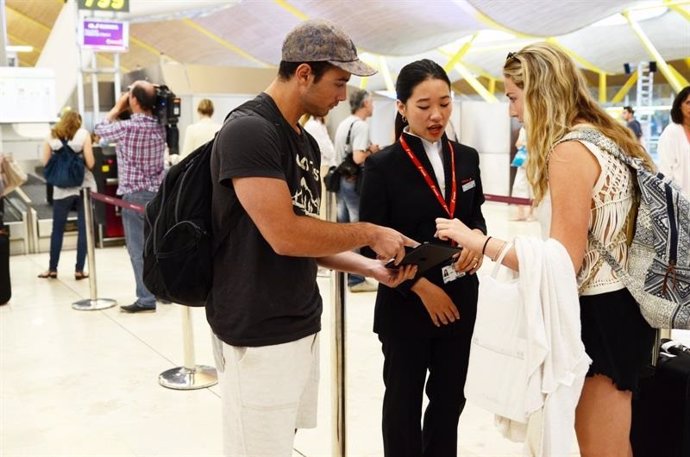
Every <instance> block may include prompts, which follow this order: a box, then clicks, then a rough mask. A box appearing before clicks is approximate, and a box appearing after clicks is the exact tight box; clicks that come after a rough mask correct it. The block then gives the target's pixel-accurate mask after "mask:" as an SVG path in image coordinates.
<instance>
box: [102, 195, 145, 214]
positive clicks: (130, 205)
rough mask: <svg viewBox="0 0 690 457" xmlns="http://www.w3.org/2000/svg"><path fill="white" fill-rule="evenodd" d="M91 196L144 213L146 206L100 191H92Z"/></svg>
mask: <svg viewBox="0 0 690 457" xmlns="http://www.w3.org/2000/svg"><path fill="white" fill-rule="evenodd" d="M91 198H93V199H94V200H98V201H99V202H103V203H108V204H110V205H113V206H119V207H121V208H127V209H131V210H132V211H136V212H137V213H143V212H144V210H145V209H146V208H144V207H143V206H141V205H137V204H134V203H131V202H128V201H125V200H122V199H120V198H115V197H111V196H110V195H105V194H99V193H98V192H91Z"/></svg>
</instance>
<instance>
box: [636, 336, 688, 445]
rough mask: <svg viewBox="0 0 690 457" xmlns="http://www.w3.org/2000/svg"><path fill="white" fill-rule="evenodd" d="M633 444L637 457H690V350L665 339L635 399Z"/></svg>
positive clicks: (641, 381) (641, 382) (642, 380)
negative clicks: (650, 372) (649, 373)
mask: <svg viewBox="0 0 690 457" xmlns="http://www.w3.org/2000/svg"><path fill="white" fill-rule="evenodd" d="M630 441H631V442H632V447H633V455H634V456H635V457H690V348H687V347H685V346H683V345H681V344H679V343H676V342H673V341H669V340H662V344H661V351H660V354H659V358H658V362H657V365H656V367H655V368H654V372H653V375H651V376H649V377H645V378H643V379H641V380H640V393H639V395H638V396H637V398H634V399H633V409H632V430H631V433H630Z"/></svg>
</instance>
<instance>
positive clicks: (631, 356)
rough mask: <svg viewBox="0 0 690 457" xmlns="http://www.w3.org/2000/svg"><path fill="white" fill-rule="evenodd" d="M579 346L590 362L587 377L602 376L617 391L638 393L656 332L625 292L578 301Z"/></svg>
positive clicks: (589, 297)
mask: <svg viewBox="0 0 690 457" xmlns="http://www.w3.org/2000/svg"><path fill="white" fill-rule="evenodd" d="M580 318H581V321H582V342H583V343H584V345H585V351H586V352H587V355H589V357H590V358H591V359H592V365H590V367H589V371H588V372H587V376H588V377H590V376H594V375H595V374H602V375H605V376H608V377H609V378H611V379H612V380H613V382H614V384H615V385H616V387H617V388H618V389H619V390H630V391H632V392H633V393H636V392H637V387H638V381H639V378H640V374H641V373H642V372H643V371H644V369H645V368H646V367H647V366H649V364H650V362H651V360H652V347H653V345H654V340H655V335H656V331H655V330H654V329H653V328H652V327H650V326H649V324H648V323H647V321H645V320H644V318H643V317H642V314H641V313H640V307H639V305H638V304H637V302H636V301H635V299H634V298H633V297H632V295H630V292H628V289H621V290H616V291H614V292H607V293H604V294H599V295H588V296H581V297H580Z"/></svg>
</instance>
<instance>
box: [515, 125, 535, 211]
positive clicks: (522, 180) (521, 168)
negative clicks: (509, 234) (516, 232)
mask: <svg viewBox="0 0 690 457" xmlns="http://www.w3.org/2000/svg"><path fill="white" fill-rule="evenodd" d="M515 147H516V148H517V150H518V152H517V153H516V155H518V154H520V150H521V149H522V150H523V152H524V154H525V155H526V154H527V133H526V132H525V127H524V126H523V127H520V133H518V138H517V140H516V141H515ZM511 165H512V164H511ZM513 166H514V167H515V180H514V181H513V188H512V189H511V192H510V195H511V197H517V198H530V199H531V198H532V193H531V191H530V188H529V182H528V181H527V172H526V171H525V167H526V166H527V161H526V160H524V161H523V162H522V163H521V164H520V165H513ZM512 220H513V221H531V220H533V218H532V205H517V215H516V216H515V218H514V219H512Z"/></svg>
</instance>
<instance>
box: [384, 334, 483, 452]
mask: <svg viewBox="0 0 690 457" xmlns="http://www.w3.org/2000/svg"><path fill="white" fill-rule="evenodd" d="M467 333H468V334H467V335H464V334H463V335H458V336H452V337H443V338H440V337H437V338H419V337H417V338H414V337H413V338H410V337H400V336H395V337H391V336H384V335H379V340H380V341H381V343H382V350H383V355H384V356H385V362H384V365H383V381H384V383H385V385H386V393H385V395H384V398H383V423H382V426H383V447H384V453H385V455H386V457H421V456H423V457H454V456H456V455H457V446H458V420H459V418H460V413H461V412H462V410H463V408H464V407H465V395H464V393H463V389H464V385H465V377H466V375H467V354H469V347H470V341H471V337H472V335H471V333H470V332H467ZM427 372H428V373H429V378H428V380H426V378H427ZM425 381H426V395H427V397H428V398H429V404H428V406H427V408H426V411H425V412H424V423H423V425H422V418H421V411H422V396H423V393H424V384H425Z"/></svg>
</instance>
